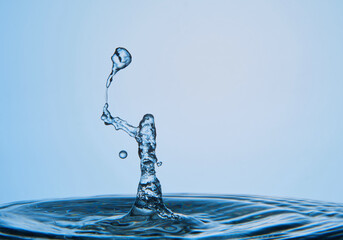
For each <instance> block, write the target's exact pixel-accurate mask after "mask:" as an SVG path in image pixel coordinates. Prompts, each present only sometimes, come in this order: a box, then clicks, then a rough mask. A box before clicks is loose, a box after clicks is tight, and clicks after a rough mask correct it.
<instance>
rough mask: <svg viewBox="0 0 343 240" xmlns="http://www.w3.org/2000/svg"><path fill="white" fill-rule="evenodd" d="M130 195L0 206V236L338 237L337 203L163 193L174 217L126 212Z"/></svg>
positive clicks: (341, 234) (342, 223) (341, 213)
mask: <svg viewBox="0 0 343 240" xmlns="http://www.w3.org/2000/svg"><path fill="white" fill-rule="evenodd" d="M134 201H135V197H123V196H101V197H92V198H81V199H66V200H50V201H31V202H19V203H12V204H7V205H3V206H1V207H0V239H33V238H34V239H128V238H129V239H144V238H148V239H153V238H155V239H182V238H193V239H343V204H336V203H328V202H319V201H311V200H299V199H286V198H283V199H282V198H271V197H261V196H248V195H246V196H245V195H226V196H214V195H180V196H171V195H169V196H167V197H165V198H164V201H165V204H166V206H167V207H168V208H171V209H173V210H174V211H175V212H177V213H180V214H183V215H184V216H185V217H184V218H182V219H179V220H170V219H161V218H156V219H154V218H153V217H152V216H150V217H148V216H146V217H145V216H128V215H126V214H127V213H128V212H129V211H130V209H131V207H132V205H133V203H134Z"/></svg>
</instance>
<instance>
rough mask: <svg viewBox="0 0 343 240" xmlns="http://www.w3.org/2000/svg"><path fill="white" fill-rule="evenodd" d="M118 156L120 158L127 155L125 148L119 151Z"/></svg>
mask: <svg viewBox="0 0 343 240" xmlns="http://www.w3.org/2000/svg"><path fill="white" fill-rule="evenodd" d="M119 157H120V158H121V159H125V158H126V157H127V152H126V151H125V150H121V151H120V152H119Z"/></svg>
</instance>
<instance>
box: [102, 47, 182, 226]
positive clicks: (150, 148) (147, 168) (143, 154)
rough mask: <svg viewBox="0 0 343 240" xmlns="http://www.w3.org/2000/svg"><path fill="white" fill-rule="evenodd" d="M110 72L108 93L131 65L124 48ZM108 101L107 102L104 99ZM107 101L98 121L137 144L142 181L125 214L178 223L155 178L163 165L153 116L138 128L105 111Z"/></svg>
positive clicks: (144, 120)
mask: <svg viewBox="0 0 343 240" xmlns="http://www.w3.org/2000/svg"><path fill="white" fill-rule="evenodd" d="M112 62H113V67H112V72H111V74H110V77H109V78H108V79H107V83H106V90H108V88H109V86H110V84H111V81H112V79H113V76H114V74H115V73H116V72H118V71H119V70H120V69H123V68H125V67H127V66H128V65H129V64H130V63H131V54H130V53H129V52H128V51H127V50H126V49H124V48H117V49H116V51H115V52H114V54H113V56H112ZM106 100H108V99H106ZM108 107H109V104H108V101H106V103H105V106H104V108H103V114H102V116H101V119H102V120H103V121H104V123H105V124H106V125H112V126H114V128H115V130H123V131H125V132H126V133H127V134H128V135H129V136H130V137H133V138H135V140H136V141H137V143H138V156H139V158H140V168H141V178H140V181H139V184H138V190H137V195H136V201H135V203H134V205H133V207H132V209H131V210H130V212H129V213H128V215H129V216H153V215H156V216H157V217H159V218H163V219H172V220H176V219H180V218H181V216H180V215H177V214H174V213H173V212H172V211H171V210H169V209H168V208H167V207H166V206H165V205H164V203H163V200H162V189H161V184H160V181H159V180H158V178H157V177H156V170H155V164H156V165H157V166H161V165H162V162H160V161H158V159H157V157H156V152H155V150H156V128H155V119H154V116H153V115H152V114H145V115H144V116H143V118H142V120H141V121H140V123H139V125H138V126H137V127H135V126H133V125H131V124H129V123H127V122H126V121H125V120H123V119H121V118H119V117H113V116H112V115H111V113H110V111H109V110H108Z"/></svg>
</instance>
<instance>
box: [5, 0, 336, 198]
mask: <svg viewBox="0 0 343 240" xmlns="http://www.w3.org/2000/svg"><path fill="white" fill-rule="evenodd" d="M342 10H343V2H342V1H339V0H337V1H314V0H311V1H295V0H293V1H292V0H290V1H255V0H252V1H213V0H208V1H196V0H194V1H186V0H184V1H171V0H170V1H157V0H156V1H95V0H94V1H84V0H83V1H81V0H80V1H9V0H8V1H4V0H2V1H0V25H1V38H0V79H1V88H0V98H1V103H0V104H1V106H0V107H1V118H0V121H1V122H0V131H1V132H0V136H1V139H0V148H1V149H0V169H1V174H0V193H1V194H0V202H10V201H15V200H24V199H43V198H60V197H77V196H92V195H102V194H135V193H136V188H137V183H138V180H139V175H140V171H139V160H138V156H137V144H136V142H135V140H134V139H131V138H129V137H128V136H127V135H126V134H125V133H124V132H115V131H114V129H113V128H112V127H106V126H104V124H103V123H102V122H101V120H100V115H101V112H102V107H103V104H104V101H105V83H106V78H107V76H108V74H109V73H110V70H111V60H110V57H111V55H112V53H113V51H114V49H115V48H116V47H119V46H121V47H125V48H127V49H128V50H129V51H130V52H131V53H132V55H133V62H132V63H131V65H130V66H129V67H128V68H126V69H125V71H121V72H119V73H118V74H117V78H116V80H115V82H114V83H113V84H112V86H111V88H110V92H109V94H110V96H109V97H110V99H109V101H110V110H111V112H112V113H113V115H118V116H119V117H121V118H123V119H126V120H127V121H128V122H130V123H132V124H133V125H138V123H139V121H140V120H141V118H142V116H143V115H144V114H145V113H153V114H154V115H155V118H156V125H157V143H158V147H157V156H158V158H159V159H160V160H161V161H163V162H164V164H163V167H161V168H158V177H159V179H160V181H161V183H162V187H163V192H165V193H166V192H168V193H173V192H187V193H225V194H258V195H269V196H283V197H298V198H310V199H319V200H328V201H335V202H343V192H342V190H341V184H342V181H343V174H342V169H343V159H342V157H343V127H342V122H343V121H342V120H343V109H342V103H343V94H342V90H343V66H342V62H343V44H342V43H343V14H342ZM122 149H126V150H127V151H128V154H129V155H128V158H127V159H125V160H122V159H120V158H119V157H118V153H119V151H120V150H122Z"/></svg>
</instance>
